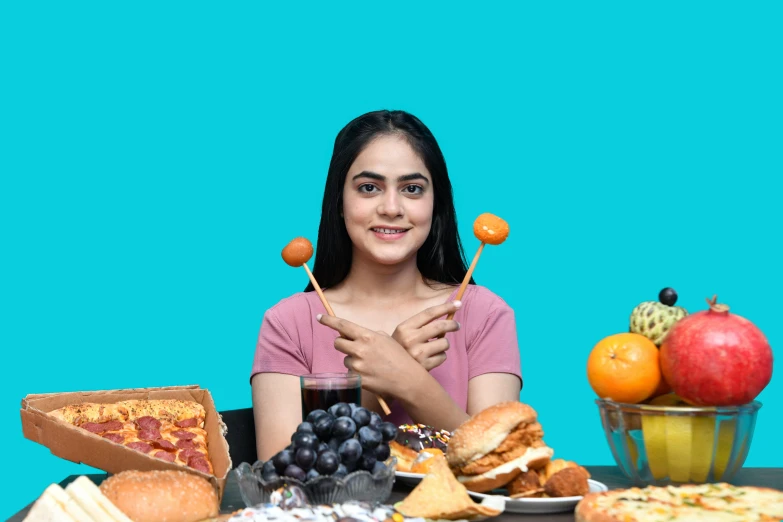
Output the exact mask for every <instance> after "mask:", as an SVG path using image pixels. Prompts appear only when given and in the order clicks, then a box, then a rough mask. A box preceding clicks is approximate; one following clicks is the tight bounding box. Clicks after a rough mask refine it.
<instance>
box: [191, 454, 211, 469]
mask: <svg viewBox="0 0 783 522" xmlns="http://www.w3.org/2000/svg"><path fill="white" fill-rule="evenodd" d="M188 466H190V467H191V468H193V469H195V470H198V471H200V472H202V473H209V463H208V462H207V459H205V458H204V457H193V458H191V459H190V460H188Z"/></svg>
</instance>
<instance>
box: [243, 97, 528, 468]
mask: <svg viewBox="0 0 783 522" xmlns="http://www.w3.org/2000/svg"><path fill="white" fill-rule="evenodd" d="M466 272H467V270H466V267H465V258H464V254H463V252H462V245H461V243H460V240H459V236H458V233H457V223H456V217H455V211H454V203H453V197H452V192H451V182H450V181H449V177H448V172H447V170H446V163H445V160H444V159H443V155H442V153H441V151H440V148H439V147H438V144H437V142H436V141H435V138H434V137H433V136H432V134H431V133H430V131H429V129H427V127H426V126H425V125H424V124H423V123H422V122H421V121H419V120H418V119H417V118H416V117H414V116H412V115H410V114H408V113H405V112H402V111H391V112H390V111H377V112H371V113H368V114H365V115H363V116H360V117H358V118H356V119H355V120H353V121H351V122H350V123H349V124H348V125H347V126H346V127H345V128H343V129H342V130H341V131H340V133H339V134H338V135H337V138H336V140H335V144H334V151H333V155H332V161H331V164H330V166H329V173H328V176H327V179H326V189H325V191H324V198H323V207H322V213H321V224H320V227H319V230H318V243H317V251H316V256H315V264H314V268H313V273H314V275H315V277H316V280H317V281H318V282H319V284H321V285H323V287H324V288H325V289H324V294H325V296H326V298H327V300H328V301H329V304H330V305H331V306H332V308H333V309H334V313H335V316H336V317H330V316H329V315H327V314H326V311H325V310H324V308H323V305H322V304H321V301H320V300H319V298H318V295H317V294H316V292H314V291H312V290H313V288H312V285H309V286H308V287H307V288H306V289H305V292H303V293H297V294H295V295H293V296H291V297H289V298H287V299H284V300H283V301H281V302H280V303H278V304H277V305H275V306H274V307H273V308H271V309H270V310H268V311H267V312H266V314H265V315H264V320H263V323H262V326H261V331H260V334H259V339H258V345H257V348H256V355H255V360H254V364H253V371H252V375H251V383H252V389H253V408H254V415H255V421H256V439H257V447H258V456H259V458H260V459H263V460H266V459H268V458H270V457H271V456H272V455H274V453H276V452H277V451H279V450H281V449H282V448H284V447H285V446H287V445H288V444H289V441H290V436H291V434H292V433H293V432H294V431H295V430H296V427H297V425H298V424H299V423H300V422H301V420H302V418H301V403H300V390H299V378H298V376H299V375H303V374H307V373H321V372H345V371H346V368H347V369H348V370H351V371H353V372H356V373H358V374H360V375H361V377H362V405H363V406H364V407H366V408H368V409H372V410H373V411H377V412H378V413H381V410H380V408H379V406H378V401H377V397H376V394H379V395H381V396H382V397H384V398H385V399H386V401H387V402H388V404H389V406H390V408H391V410H392V414H391V415H390V416H389V417H388V418H387V419H385V420H388V421H390V422H394V423H395V424H403V423H411V422H415V423H423V424H428V425H432V426H437V427H438V428H441V429H447V430H452V429H454V428H456V427H457V426H458V425H459V424H461V423H462V422H463V421H465V420H466V419H467V418H468V417H469V416H470V415H473V414H475V413H477V412H479V411H481V410H483V409H485V408H487V407H489V406H491V405H493V404H496V403H498V402H502V401H513V400H518V398H519V392H520V389H521V384H522V383H521V373H520V361H519V351H518V346H517V337H516V326H515V323H514V313H513V311H512V310H511V308H509V307H508V305H506V303H505V302H503V301H502V300H501V299H500V298H499V297H497V296H496V295H494V294H493V293H492V292H490V291H489V290H487V289H485V288H483V287H480V286H477V285H475V284H471V285H470V286H468V289H467V290H466V292H465V294H464V295H463V298H462V301H461V302H456V301H454V298H455V295H456V292H457V287H458V285H459V284H460V283H461V282H462V280H463V278H464V276H465V273H466ZM454 311H456V314H455V316H454V320H446V319H445V317H444V316H447V315H448V314H449V313H451V312H454ZM444 334H445V337H444ZM447 351H448V357H447Z"/></svg>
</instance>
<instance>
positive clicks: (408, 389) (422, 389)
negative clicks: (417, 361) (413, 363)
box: [397, 366, 470, 431]
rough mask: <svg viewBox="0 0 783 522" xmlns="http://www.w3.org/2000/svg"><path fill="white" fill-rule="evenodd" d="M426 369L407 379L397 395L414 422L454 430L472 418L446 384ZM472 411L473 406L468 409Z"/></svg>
mask: <svg viewBox="0 0 783 522" xmlns="http://www.w3.org/2000/svg"><path fill="white" fill-rule="evenodd" d="M419 368H421V369H422V370H423V371H421V372H418V374H417V375H416V376H411V377H412V378H407V379H405V389H403V390H401V391H400V392H399V394H398V395H397V400H398V401H399V402H400V403H401V404H402V406H403V407H404V408H405V411H406V412H408V415H410V416H411V419H413V422H414V423H418V424H426V425H428V426H437V427H438V428H439V429H443V430H446V431H454V430H455V429H456V428H457V427H458V426H459V425H460V424H462V423H463V422H465V421H466V420H468V419H469V418H470V415H468V413H465V412H464V411H463V410H462V408H460V407H459V406H458V405H457V403H456V402H454V400H453V399H452V398H451V396H450V395H449V394H448V393H447V392H446V390H444V389H443V386H441V385H440V383H439V382H438V381H437V380H435V378H434V377H433V376H432V375H431V374H430V373H429V372H428V371H426V370H424V368H423V367H422V366H419ZM468 412H470V410H468Z"/></svg>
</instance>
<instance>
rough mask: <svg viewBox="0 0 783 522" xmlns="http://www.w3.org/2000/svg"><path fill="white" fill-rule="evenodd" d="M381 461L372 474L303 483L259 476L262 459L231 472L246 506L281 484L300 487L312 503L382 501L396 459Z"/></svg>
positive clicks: (265, 498)
mask: <svg viewBox="0 0 783 522" xmlns="http://www.w3.org/2000/svg"><path fill="white" fill-rule="evenodd" d="M385 464H386V465H385V466H383V467H381V469H380V470H378V471H376V472H375V473H374V474H373V473H370V472H369V471H364V470H361V471H353V472H351V473H349V474H347V475H345V476H344V477H340V478H337V477H332V476H320V477H316V478H314V479H310V480H307V481H304V482H302V481H300V480H297V479H295V478H290V477H279V478H276V479H274V480H272V481H269V482H267V481H265V480H264V479H263V478H262V469H263V467H264V462H263V461H258V462H256V463H255V464H253V465H252V466H251V465H250V464H248V463H247V462H243V463H241V464H240V465H239V466H237V468H236V469H234V470H233V471H232V473H234V474H235V475H236V478H237V483H238V484H239V494H240V495H241V497H242V500H243V501H244V502H245V504H246V505H247V506H248V507H250V506H257V505H259V504H265V503H268V502H269V501H270V498H271V495H272V493H274V492H275V491H276V490H278V489H280V488H283V487H285V486H298V487H299V488H301V489H302V491H304V493H305V495H307V500H308V502H309V503H310V504H312V505H320V504H335V503H342V502H347V501H349V500H358V501H364V502H385V501H386V500H387V499H388V498H389V495H391V490H392V486H393V485H394V469H395V468H396V466H397V459H396V458H395V457H391V458H390V459H389V460H388V461H386V462H385Z"/></svg>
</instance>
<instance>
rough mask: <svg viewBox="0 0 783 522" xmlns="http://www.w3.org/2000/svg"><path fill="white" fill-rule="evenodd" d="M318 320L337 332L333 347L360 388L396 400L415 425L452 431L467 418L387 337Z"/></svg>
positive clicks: (341, 321) (333, 319)
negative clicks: (358, 380)
mask: <svg viewBox="0 0 783 522" xmlns="http://www.w3.org/2000/svg"><path fill="white" fill-rule="evenodd" d="M318 320H319V321H320V322H321V324H324V325H326V326H328V327H330V328H333V329H335V330H337V331H338V332H339V333H340V337H338V338H337V339H336V340H335V341H334V346H335V348H337V350H339V351H340V352H342V353H344V354H345V355H346V356H347V357H346V358H345V361H344V363H345V367H346V368H348V369H349V370H351V371H353V372H356V373H358V374H359V375H361V376H362V388H364V389H366V390H369V391H370V392H371V393H375V394H379V393H380V394H382V395H383V396H384V397H388V396H391V397H395V398H396V399H398V400H399V401H400V403H401V404H402V406H403V408H405V411H406V412H408V415H410V416H411V418H412V419H413V420H414V422H417V423H421V424H429V425H432V426H437V427H438V428H442V429H446V430H451V429H453V428H456V427H457V426H459V425H460V424H461V423H462V422H463V421H464V420H466V419H467V418H468V415H467V414H466V413H465V412H464V411H462V409H461V408H460V407H459V406H458V405H457V404H456V403H455V402H454V401H453V400H452V399H451V397H450V396H449V394H448V393H446V390H444V389H443V387H442V386H441V385H440V383H438V381H437V380H435V378H434V377H433V376H432V375H430V373H429V372H428V371H427V369H426V368H424V366H422V365H421V364H420V363H419V362H418V361H416V359H414V358H413V357H412V356H411V355H410V354H409V353H408V352H407V351H406V350H405V348H403V347H402V346H401V345H400V344H399V343H398V342H397V341H395V340H394V339H392V338H391V337H390V336H389V335H388V334H386V333H383V332H373V331H372V330H368V329H367V328H364V327H361V326H359V325H357V324H355V323H352V322H350V321H346V320H345V319H340V318H338V317H330V316H327V315H319V316H318ZM362 395H363V396H364V393H363V394H362ZM368 395H369V394H368ZM362 402H364V397H363V400H362Z"/></svg>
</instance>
